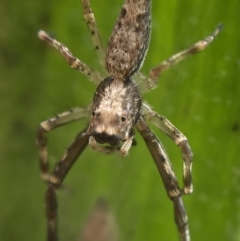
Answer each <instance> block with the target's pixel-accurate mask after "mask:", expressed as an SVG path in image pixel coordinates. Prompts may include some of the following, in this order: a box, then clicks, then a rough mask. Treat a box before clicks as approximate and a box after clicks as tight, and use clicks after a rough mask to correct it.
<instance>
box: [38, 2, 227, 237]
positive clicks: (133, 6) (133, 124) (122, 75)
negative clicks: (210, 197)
mask: <svg viewBox="0 0 240 241" xmlns="http://www.w3.org/2000/svg"><path fill="white" fill-rule="evenodd" d="M82 7H83V14H84V19H85V21H86V24H87V26H88V28H89V30H90V32H91V38H92V42H93V44H94V47H95V49H96V52H97V53H98V55H99V58H100V63H101V64H102V65H103V66H104V67H105V68H106V70H107V74H106V76H107V77H105V78H103V77H102V76H101V75H100V74H99V73H98V72H97V71H95V70H93V69H91V68H90V67H88V66H87V65H86V64H84V63H83V62H82V61H81V60H79V59H78V58H76V57H74V56H73V55H72V53H71V52H70V51H69V50H68V48H67V47H65V46H64V45H63V44H62V43H60V42H58V41H57V40H55V39H53V38H52V37H51V36H50V35H49V34H48V33H46V32H44V31H42V30H41V31H39V33H38V36H39V38H40V39H41V40H43V41H45V42H47V43H48V44H50V45H51V46H53V47H54V48H55V49H57V50H58V51H59V52H60V53H61V54H62V56H63V57H64V58H65V60H66V61H67V63H68V64H69V65H70V66H71V67H72V68H74V69H76V70H78V71H80V72H81V73H82V74H84V75H86V76H87V77H88V78H89V79H90V80H91V81H93V82H94V83H96V84H97V85H98V87H97V90H96V92H95V94H94V97H93V102H92V105H91V113H89V111H87V110H86V109H83V108H73V109H70V110H69V111H67V112H64V113H61V114H59V115H57V116H56V117H54V118H51V119H49V120H46V121H44V122H42V123H41V124H40V127H39V129H38V133H37V145H38V148H39V156H40V169H41V174H42V178H43V179H44V180H46V181H47V183H48V188H47V192H46V200H45V202H46V216H47V240H49V241H50V240H51V241H55V240H58V235H57V199H56V190H57V189H58V188H59V187H60V185H61V184H62V182H63V180H64V178H65V176H66V175H67V173H68V171H69V169H70V168H71V166H72V165H73V163H74V162H75V161H76V159H77V158H78V156H79V155H80V154H81V153H82V151H83V150H84V149H85V147H86V146H87V144H88V143H89V144H90V146H91V147H92V148H93V149H94V150H96V151H100V152H104V153H111V152H114V151H117V152H119V153H120V155H122V156H125V155H127V153H128V151H129V149H130V147H131V145H132V142H133V140H134V139H133V138H134V129H136V130H137V131H139V133H140V134H141V136H142V138H143V139H144V141H145V143H146V145H147V147H148V149H149V151H150V153H151V155H152V157H153V159H154V161H155V164H156V166H157V168H158V171H159V173H160V175H161V178H162V181H163V184H164V186H165V189H166V192H167V195H168V196H169V198H170V200H171V201H172V202H173V208H174V218H175V222H176V225H177V228H178V232H179V240H181V241H189V240H190V235H189V228H188V222H187V215H186V211H185V207H184V204H183V201H182V197H181V196H182V195H183V194H190V193H191V192H192V191H193V186H192V176H191V172H192V171H191V169H192V152H191V148H190V146H189V144H188V141H187V138H186V137H185V136H184V135H183V134H182V133H181V132H180V131H179V130H178V129H177V128H176V127H174V126H173V124H171V122H170V121H168V120H167V119H166V118H165V117H163V116H161V115H159V114H157V113H156V112H155V111H153V110H152V109H151V107H150V106H149V105H147V104H146V103H144V102H142V97H141V94H140V90H141V93H144V92H146V91H150V90H152V89H153V88H155V87H156V86H157V83H158V79H159V77H160V75H161V74H162V73H163V72H164V71H166V70H167V69H169V68H170V67H172V66H173V65H175V64H177V63H178V62H180V61H181V60H183V59H185V58H187V57H188V56H190V55H192V54H195V53H197V52H200V51H202V50H203V49H205V48H206V47H207V46H208V45H209V44H210V43H211V42H212V41H213V40H214V38H215V37H216V36H217V35H218V33H219V32H220V30H221V28H222V26H218V27H217V28H216V30H215V31H214V32H213V33H212V34H211V35H210V36H208V37H206V38H205V39H203V40H201V41H199V42H197V43H195V44H194V45H193V46H192V47H190V48H188V49H186V50H183V51H181V52H179V53H177V54H175V55H173V56H172V57H170V58H169V59H167V60H165V61H163V62H161V63H160V64H158V65H157V66H156V67H154V68H153V69H151V70H150V72H149V74H148V76H147V77H142V78H143V80H142V82H141V83H139V84H136V83H138V79H139V78H140V77H139V76H140V75H137V74H136V73H138V72H139V70H140V68H141V66H142V64H143V62H144V58H145V55H146V52H147V49H148V44H149V39H150V32H151V0H138V1H137V0H125V3H124V5H123V7H122V9H121V12H120V14H119V16H118V19H117V21H116V24H115V27H114V29H113V32H112V35H111V37H110V40H109V43H108V47H107V51H106V52H105V50H104V47H103V44H102V42H101V38H100V34H99V31H98V28H97V24H96V21H95V17H94V14H93V12H92V9H91V7H90V0H82ZM135 74H136V75H135ZM133 77H134V79H135V80H134V79H133ZM135 81H136V82H135ZM90 114H91V117H90V121H89V125H88V126H87V127H86V128H85V129H84V130H83V131H82V132H80V133H79V134H78V135H77V137H76V139H75V140H74V141H73V143H72V144H71V145H70V146H69V148H68V149H67V150H66V152H65V154H64V155H63V157H62V159H61V160H60V161H59V162H58V163H57V165H56V167H55V168H54V170H53V172H51V173H50V172H49V164H48V152H47V144H46V142H47V141H46V133H47V132H49V131H51V130H52V129H55V128H57V127H59V126H62V125H65V124H68V123H70V122H72V121H76V120H80V119H82V118H85V117H89V115H90ZM146 121H151V122H152V123H153V124H154V125H156V126H157V127H158V128H159V129H161V130H162V131H163V132H164V133H165V134H166V135H168V136H169V137H170V138H171V139H172V140H173V141H174V142H175V144H176V145H177V146H179V147H180V149H181V152H182V158H183V183H184V187H183V189H181V188H180V187H179V184H178V181H177V179H176V176H175V174H174V172H173V169H172V166H171V163H170V161H169V159H168V157H167V155H166V153H165V152H164V149H163V147H162V144H161V143H160V141H159V140H158V139H157V137H156V136H155V135H154V134H153V132H152V131H151V130H150V129H149V127H148V125H147V123H146Z"/></svg>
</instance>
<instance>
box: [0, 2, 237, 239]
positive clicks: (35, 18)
mask: <svg viewBox="0 0 240 241" xmlns="http://www.w3.org/2000/svg"><path fill="white" fill-rule="evenodd" d="M0 3H1V7H0V23H1V24H0V26H1V27H0V113H1V121H0V123H1V124H0V128H1V129H0V147H1V151H0V240H4V241H15V240H18V241H23V240H24V241H27V240H34V241H43V240H45V223H46V221H45V216H44V211H43V210H44V202H43V198H44V192H45V189H46V186H45V184H44V183H43V182H42V181H41V180H40V175H39V170H38V153H37V148H36V146H35V135H36V130H37V127H38V125H39V123H40V122H41V121H43V120H45V119H47V118H49V117H51V116H53V115H54V114H55V113H59V112H62V111H64V110H65V109H67V106H72V107H74V106H83V107H86V106H87V105H88V103H90V101H91V99H92V96H93V93H94V90H95V88H96V87H95V86H94V85H93V84H92V83H90V82H89V81H88V80H87V79H86V78H85V77H84V76H82V75H81V74H80V73H78V72H77V71H73V70H72V69H71V68H70V67H69V66H68V65H67V64H66V63H65V61H64V60H63V58H62V57H61V56H60V55H59V54H58V53H57V52H56V51H55V50H53V49H52V48H50V47H49V46H47V45H46V44H45V43H43V42H41V41H40V40H39V39H38V38H37V32H38V30H39V29H44V30H46V31H49V32H51V33H52V34H54V35H55V36H56V38H57V39H58V40H60V41H61V42H63V43H64V44H66V45H67V46H68V47H69V48H70V50H72V52H73V53H74V54H75V55H76V56H78V57H79V58H80V59H81V60H83V61H84V62H86V63H88V64H89V65H90V66H92V67H94V68H96V69H97V68H99V65H98V62H97V56H96V53H95V52H94V49H93V46H92V45H91V40H90V33H89V32H88V30H87V27H86V25H85V23H84V21H83V17H82V9H81V4H80V1H79V0H71V1H64V0H59V1H56V0H53V1H47V0H41V1H31V0H24V1H15V2H14V3H13V2H12V1H7V0H1V1H0ZM122 3H123V0H114V1H113V0H112V1H110V0H101V1H100V2H99V1H96V0H92V1H91V5H92V8H93V10H94V13H95V16H96V19H97V23H98V26H99V29H100V32H101V35H102V39H103V42H104V44H105V46H106V44H107V41H108V38H109V36H110V33H111V30H112V28H113V25H114V22H115V20H116V18H117V15H118V13H119V11H120V8H121V5H122ZM152 15H153V17H152V18H153V28H152V39H151V43H150V47H149V51H148V55H147V57H146V60H145V64H144V66H143V68H142V72H143V73H145V74H146V73H148V70H149V69H150V68H151V67H153V66H155V65H156V64H157V63H158V62H160V61H161V60H163V59H165V58H167V57H169V56H171V55H172V54H173V53H176V52H177V51H180V50H182V49H184V48H186V47H188V46H189V45H191V44H193V43H194V42H196V41H197V40H199V39H201V38H203V37H205V36H207V35H208V34H210V33H211V32H212V31H213V30H214V29H215V27H216V26H217V25H218V24H219V23H220V22H221V23H223V24H224V30H223V31H222V32H221V34H220V35H219V36H218V37H217V39H216V41H214V42H213V43H212V44H211V45H210V46H209V48H207V49H206V50H205V51H204V52H202V53H201V54H198V55H196V56H193V57H191V58H189V59H188V60H187V61H184V62H183V63H181V64H179V65H178V66H176V67H174V68H173V69H172V70H171V71H168V72H167V73H165V74H164V75H162V77H161V79H160V84H159V88H158V89H156V90H154V91H152V92H151V93H148V94H146V95H145V96H144V99H145V100H146V101H147V102H148V103H149V104H150V105H151V106H153V107H154V109H155V110H156V111H157V112H159V113H161V114H162V115H164V116H166V117H167V118H168V119H169V120H171V122H172V123H173V124H174V125H176V126H177V127H178V128H179V129H180V130H181V131H182V132H183V133H184V134H185V135H186V136H187V137H188V139H189V142H190V145H191V147H192V150H193V153H194V164H193V178H194V179H193V180H194V193H193V194H192V195H190V196H187V197H184V203H185V206H186V210H187V213H188V216H189V226H190V231H191V236H192V240H193V241H200V240H201V241H202V240H218V241H223V240H224V241H226V240H227V241H237V240H240V187H239V184H240V134H239V133H240V113H239V112H240V26H239V22H240V1H239V0H231V1H227V0H224V1H219V0H202V1H192V2H190V1H183V0H173V1H164V0H160V1H156V0H153V10H152ZM86 123H87V120H83V121H80V122H77V123H73V124H71V125H68V126H65V127H62V128H60V129H57V130H55V131H53V132H51V133H50V134H49V135H48V140H49V152H50V161H51V164H52V165H54V164H55V163H56V162H57V161H58V159H59V158H60V157H61V155H62V154H63V152H64V150H65V148H66V147H67V146H68V144H69V143H70V142H71V140H72V139H73V138H74V137H75V135H76V134H77V133H78V132H79V131H80V130H81V129H82V128H83V127H84V126H85V125H86ZM152 128H153V130H154V132H155V133H156V135H157V136H158V137H159V138H160V139H161V140H162V142H163V143H164V145H165V148H166V150H167V152H168V154H169V157H170V158H171V160H172V164H173V167H174V170H175V172H176V174H177V176H178V179H179V181H180V182H181V180H182V160H181V154H180V150H179V149H178V148H177V147H176V146H175V144H174V143H173V142H172V141H171V140H170V139H169V138H168V137H166V136H165V135H163V134H162V133H161V132H160V131H159V130H157V129H156V128H154V127H152ZM136 138H137V142H138V146H137V147H133V148H132V149H131V151H130V153H129V155H128V156H127V157H126V158H121V157H119V156H117V155H112V156H106V155H103V154H99V153H95V152H93V151H92V150H91V149H90V148H89V147H88V148H87V150H86V151H85V152H84V154H83V155H82V156H81V158H79V160H78V161H77V162H76V164H75V165H74V167H73V168H72V170H71V171H70V173H69V175H68V176H67V178H66V179H65V182H64V184H65V185H64V188H63V190H60V191H59V192H58V199H59V232H60V238H61V240H71V241H72V240H77V239H78V237H79V234H80V233H81V229H82V226H83V224H84V222H85V220H86V218H87V216H88V214H89V212H90V210H91V209H92V207H93V205H94V203H95V201H96V200H97V199H98V197H99V196H104V197H105V198H106V199H107V200H108V202H109V205H110V207H111V209H112V211H113V213H114V215H115V218H116V220H117V223H118V227H119V230H120V240H121V241H130V240H131V241H141V240H142V241H143V240H144V241H146V240H149V241H155V240H164V241H165V240H166V241H168V240H178V237H177V231H176V227H175V224H174V220H173V211H172V204H171V202H170V201H169V200H168V198H167V196H166V193H165V190H164V188H163V185H162V182H161V179H160V177H159V174H158V172H157V169H156V167H155V164H154V162H153V161H152V159H151V157H150V155H149V153H148V150H147V149H146V147H145V144H144V143H143V140H142V139H141V137H140V136H139V135H138V134H137V135H136Z"/></svg>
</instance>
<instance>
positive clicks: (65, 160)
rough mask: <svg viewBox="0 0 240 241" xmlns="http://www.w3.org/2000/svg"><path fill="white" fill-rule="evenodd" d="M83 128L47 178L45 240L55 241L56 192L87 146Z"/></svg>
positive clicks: (86, 137) (56, 235) (87, 136)
mask: <svg viewBox="0 0 240 241" xmlns="http://www.w3.org/2000/svg"><path fill="white" fill-rule="evenodd" d="M86 130H87V128H85V129H84V130H83V131H82V132H81V133H79V134H78V135H77V137H76V139H75V140H74V141H73V143H72V144H71V145H70V146H69V147H68V149H67V151H66V152H65V154H64V155H63V157H62V159H61V160H60V161H59V162H58V163H57V165H56V167H55V168H54V170H53V172H52V174H51V175H50V176H49V180H48V188H47V191H46V196H45V205H46V206H45V211H46V217H47V240H48V241H57V240H58V232H57V196H56V190H57V189H58V188H59V186H60V185H61V183H62V182H63V180H64V178H65V176H66V174H67V173H68V171H69V169H70V168H71V166H72V165H73V164H74V162H75V161H76V159H77V157H78V156H79V155H80V154H81V153H82V151H83V150H84V149H85V147H86V146H87V145H88V139H89V135H88V134H87V133H86Z"/></svg>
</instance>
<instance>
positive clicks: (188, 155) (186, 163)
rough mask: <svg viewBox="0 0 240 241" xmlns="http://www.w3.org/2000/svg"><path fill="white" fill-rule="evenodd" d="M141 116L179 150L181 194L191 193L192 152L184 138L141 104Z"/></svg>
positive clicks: (163, 118)
mask: <svg viewBox="0 0 240 241" xmlns="http://www.w3.org/2000/svg"><path fill="white" fill-rule="evenodd" d="M143 116H144V117H145V118H146V119H147V120H149V121H151V122H152V123H153V124H154V125H155V126H157V127H158V128H159V129H160V130H162V131H163V132H164V133H165V134H166V135H167V136H169V137H170V138H171V139H172V140H173V141H174V142H175V144H176V145H177V146H179V147H180V148H181V152H182V158H183V183H184V188H183V190H182V192H183V194H190V193H192V192H193V185H192V157H193V154H192V151H191V148H190V146H189V144H188V140H187V138H186V136H184V135H183V134H182V133H181V132H180V131H179V130H178V129H177V128H176V127H175V126H174V125H173V124H172V123H171V122H170V121H169V120H167V119H166V118H165V117H163V116H161V115H159V114H157V113H156V112H155V111H153V110H152V109H151V108H150V106H148V105H147V104H145V103H143Z"/></svg>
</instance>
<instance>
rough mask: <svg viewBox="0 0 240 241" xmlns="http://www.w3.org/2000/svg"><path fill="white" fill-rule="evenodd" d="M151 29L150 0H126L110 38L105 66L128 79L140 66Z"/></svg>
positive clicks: (112, 74)
mask: <svg viewBox="0 0 240 241" xmlns="http://www.w3.org/2000/svg"><path fill="white" fill-rule="evenodd" d="M150 32H151V1H150V0H126V1H125V3H124V5H123V7H122V10H121V12H120V15H119V17H118V19H117V22H116V24H115V27H114V30H113V33H112V35H111V38H110V40H109V44H108V49H107V57H106V66H107V70H108V72H109V73H110V75H111V76H117V77H119V78H122V79H125V78H127V77H130V76H131V75H133V74H134V73H135V72H136V71H137V70H139V69H140V67H141V65H142V63H143V60H144V58H145V55H146V52H147V49H148V44H149V38H150Z"/></svg>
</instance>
